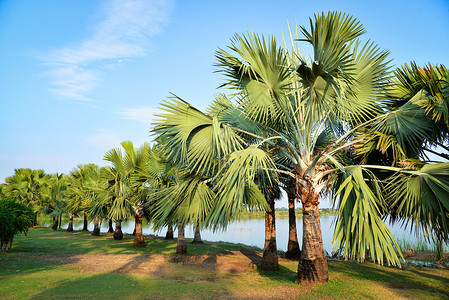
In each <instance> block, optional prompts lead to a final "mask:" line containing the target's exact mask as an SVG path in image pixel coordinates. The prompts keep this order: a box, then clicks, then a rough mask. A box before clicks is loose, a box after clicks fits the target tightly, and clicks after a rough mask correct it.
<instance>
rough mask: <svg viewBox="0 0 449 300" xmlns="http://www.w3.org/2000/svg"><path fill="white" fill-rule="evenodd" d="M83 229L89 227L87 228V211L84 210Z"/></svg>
mask: <svg viewBox="0 0 449 300" xmlns="http://www.w3.org/2000/svg"><path fill="white" fill-rule="evenodd" d="M83 231H89V229H87V213H86V212H84V223H83Z"/></svg>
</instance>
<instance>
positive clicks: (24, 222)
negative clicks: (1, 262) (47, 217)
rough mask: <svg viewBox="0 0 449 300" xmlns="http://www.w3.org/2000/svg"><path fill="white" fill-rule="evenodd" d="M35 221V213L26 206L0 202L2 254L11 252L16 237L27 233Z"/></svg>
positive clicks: (0, 248) (0, 242) (11, 202)
mask: <svg viewBox="0 0 449 300" xmlns="http://www.w3.org/2000/svg"><path fill="white" fill-rule="evenodd" d="M33 220H34V213H33V211H32V210H31V209H30V208H28V207H27V206H26V205H25V204H22V203H18V202H15V201H14V200H11V199H2V200H0V252H4V251H8V250H10V249H11V246H12V241H13V239H14V235H15V234H17V233H19V232H22V233H26V232H27V231H28V227H29V226H30V225H31V224H32V223H33Z"/></svg>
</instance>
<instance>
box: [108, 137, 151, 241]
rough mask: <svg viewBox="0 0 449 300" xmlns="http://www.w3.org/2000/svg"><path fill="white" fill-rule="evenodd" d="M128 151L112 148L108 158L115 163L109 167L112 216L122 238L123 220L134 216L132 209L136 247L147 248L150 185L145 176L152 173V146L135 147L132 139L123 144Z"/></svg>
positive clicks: (117, 233) (115, 233)
mask: <svg viewBox="0 0 449 300" xmlns="http://www.w3.org/2000/svg"><path fill="white" fill-rule="evenodd" d="M121 145H122V147H123V149H124V150H125V152H124V153H123V154H122V152H121V150H120V149H119V148H116V149H112V150H110V151H108V152H107V153H106V154H105V156H104V159H105V160H107V161H109V162H111V163H112V167H110V168H107V169H106V172H105V177H106V178H107V179H108V182H109V187H108V189H107V191H108V197H109V199H110V200H111V205H112V206H111V210H110V212H109V218H112V219H115V220H116V225H117V228H116V232H114V239H121V238H122V237H123V233H122V232H121V220H125V219H128V218H130V217H131V211H132V212H133V213H134V217H135V221H136V223H135V232H136V233H135V237H134V242H133V244H134V246H136V247H144V246H145V241H144V238H143V233H142V220H143V216H144V207H145V202H146V191H147V188H146V187H145V186H144V183H145V182H146V180H147V179H146V178H145V176H143V175H142V174H146V173H147V172H148V167H149V160H150V152H151V147H150V145H149V144H143V145H142V146H141V147H140V148H135V147H134V145H133V144H132V142H130V141H125V142H122V143H121Z"/></svg>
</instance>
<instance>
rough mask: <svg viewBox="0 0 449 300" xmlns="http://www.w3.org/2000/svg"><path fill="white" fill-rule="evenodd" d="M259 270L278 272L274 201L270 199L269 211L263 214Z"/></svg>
mask: <svg viewBox="0 0 449 300" xmlns="http://www.w3.org/2000/svg"><path fill="white" fill-rule="evenodd" d="M260 268H261V269H262V270H279V263H278V252H277V246H276V222H275V210H274V199H270V210H269V211H267V212H265V246H264V250H263V256H262V264H261V266H260Z"/></svg>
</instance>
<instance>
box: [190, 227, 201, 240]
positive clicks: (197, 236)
mask: <svg viewBox="0 0 449 300" xmlns="http://www.w3.org/2000/svg"><path fill="white" fill-rule="evenodd" d="M202 243H203V241H202V240H201V233H200V228H199V227H197V228H195V235H194V236H193V241H192V244H202Z"/></svg>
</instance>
